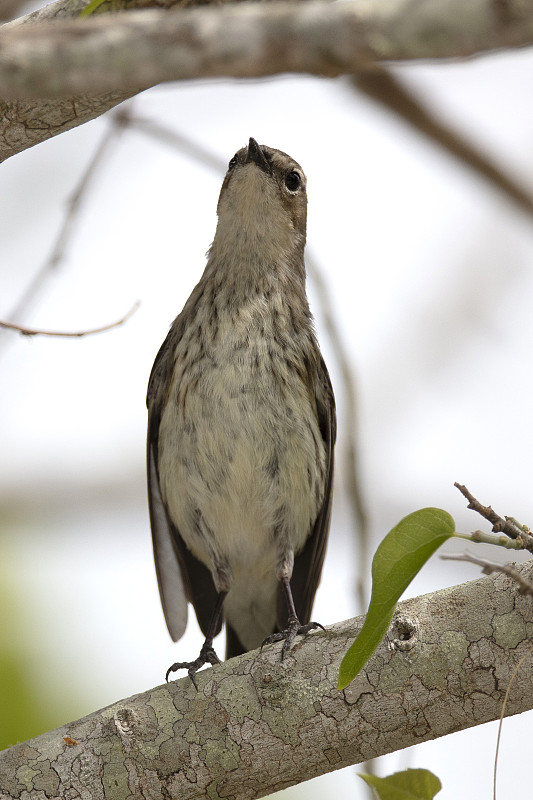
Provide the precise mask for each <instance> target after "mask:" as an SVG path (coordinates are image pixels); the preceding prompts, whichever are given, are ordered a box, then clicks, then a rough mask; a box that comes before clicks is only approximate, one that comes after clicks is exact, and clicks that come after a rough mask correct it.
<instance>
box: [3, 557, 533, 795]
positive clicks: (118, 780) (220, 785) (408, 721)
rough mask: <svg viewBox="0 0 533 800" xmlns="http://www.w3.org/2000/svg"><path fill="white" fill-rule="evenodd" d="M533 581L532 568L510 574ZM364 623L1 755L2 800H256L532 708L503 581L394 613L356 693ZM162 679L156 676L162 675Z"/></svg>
mask: <svg viewBox="0 0 533 800" xmlns="http://www.w3.org/2000/svg"><path fill="white" fill-rule="evenodd" d="M520 571H521V573H522V574H523V575H524V576H528V577H529V578H530V579H531V577H533V566H532V565H531V564H528V565H526V566H522V567H520ZM361 623H362V618H359V619H356V620H349V621H347V622H343V623H339V624H337V625H334V626H332V627H331V628H329V629H328V630H327V632H326V633H325V634H323V633H313V634H311V635H310V636H308V637H307V639H305V640H304V641H302V642H300V643H298V644H297V645H296V646H295V647H294V649H293V651H291V653H290V655H289V656H288V657H287V659H286V660H285V661H284V662H280V660H279V647H278V646H276V647H268V648H265V650H264V651H263V653H259V652H257V651H255V652H253V653H247V654H245V655H244V656H241V657H239V658H236V659H233V660H231V661H228V662H226V663H225V664H221V665H220V666H217V667H214V668H211V669H207V670H205V671H203V672H201V673H199V674H198V685H199V691H198V692H196V691H195V689H194V687H193V686H192V684H191V682H190V680H189V679H188V678H184V679H182V680H178V681H175V682H172V683H170V684H168V685H163V686H159V687H156V688H155V689H153V690H151V691H149V692H146V693H144V694H141V695H137V696H135V697H132V698H129V699H128V700H123V701H120V702H118V703H116V704H114V705H112V706H109V707H108V708H105V709H103V710H102V711H98V712H96V713H94V714H91V715H89V716H88V717H85V718H84V719H82V720H79V721H77V722H73V723H70V724H68V725H65V726H63V727H62V728H59V729H57V730H55V731H52V732H50V733H46V734H43V735H42V736H39V737H37V738H35V739H32V740H30V741H28V742H24V743H23V744H19V745H16V746H14V747H12V748H10V749H8V750H5V751H3V752H2V753H0V798H2V800H6V799H7V798H17V800H18V799H19V798H20V799H21V800H22V799H23V798H24V799H28V800H29V799H32V800H33V798H35V800H41V799H42V800H44V799H45V798H47V800H55V799H56V798H58V800H59V798H65V797H66V798H76V797H81V798H87V800H100V798H106V800H123V799H125V798H128V800H132V799H133V798H135V799H136V798H147V797H149V798H167V800H168V798H174V799H175V800H178V798H179V800H193V798H203V797H210V798H233V799H234V800H237V799H239V800H245V799H248V798H255V797H261V796H263V795H265V794H268V793H270V792H273V791H277V790H279V789H282V788H284V787H287V786H290V785H292V784H294V783H298V782H301V781H304V780H307V779H309V778H312V777H314V776H316V775H320V774H323V773H326V772H330V771H332V770H335V769H339V768H341V767H344V766H347V765H349V764H356V763H359V762H361V761H365V760H367V759H369V758H372V757H374V756H378V755H382V754H384V753H388V752H391V751H395V750H399V749H401V748H404V747H408V746H410V745H413V744H417V743H419V742H423V741H426V740H428V739H434V738H437V737H439V736H444V735H445V734H448V733H452V732H454V731H458V730H461V729H463V728H467V727H472V726H474V725H478V724H480V723H482V722H488V721H489V720H493V719H496V718H497V717H499V715H500V712H501V708H502V701H503V698H504V695H505V691H506V689H507V686H508V683H509V676H510V674H511V673H512V671H513V668H514V667H515V665H516V664H517V663H518V661H519V659H520V658H521V657H522V656H523V655H524V654H525V659H524V662H523V664H522V667H521V669H520V670H519V671H518V674H517V676H516V679H515V681H514V683H513V685H512V688H511V691H510V694H509V700H508V705H507V707H506V714H507V715H509V714H516V713H519V712H522V711H526V710H528V709H530V708H531V707H532V706H533V649H532V648H531V644H530V642H529V637H530V636H531V634H532V632H533V598H531V597H527V596H525V595H521V594H520V593H519V591H518V589H517V587H516V584H515V583H514V582H513V581H511V580H510V579H509V578H508V577H506V576H502V575H496V576H490V577H486V578H481V579H479V580H477V581H473V582H471V583H468V584H463V585H461V586H456V587H453V588H451V589H446V590H444V591H440V592H436V593H434V594H430V595H425V596H423V597H418V598H415V599H413V600H409V601H406V602H404V603H401V604H400V605H399V606H398V613H397V615H396V617H395V620H394V621H393V624H392V627H391V630H390V631H389V638H388V641H386V642H384V643H383V644H382V645H381V646H380V648H379V650H378V651H377V653H376V654H375V656H374V657H373V658H372V659H371V661H370V662H369V664H368V665H367V669H366V671H365V672H364V673H361V674H360V675H359V676H358V677H357V678H356V679H355V681H353V683H352V684H351V685H350V686H348V688H347V689H345V690H344V691H342V692H339V691H338V690H337V689H336V681H337V673H338V668H339V664H340V660H341V658H342V656H343V654H344V652H345V651H346V649H347V647H348V646H349V644H350V643H351V641H352V640H353V638H354V636H355V634H356V632H357V630H359V628H360V626H361ZM162 667H164V665H162Z"/></svg>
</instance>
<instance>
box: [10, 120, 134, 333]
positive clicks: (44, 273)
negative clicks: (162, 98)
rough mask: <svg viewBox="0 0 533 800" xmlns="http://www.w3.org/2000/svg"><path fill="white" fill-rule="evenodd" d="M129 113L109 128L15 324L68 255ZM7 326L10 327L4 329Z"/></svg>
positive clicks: (16, 313)
mask: <svg viewBox="0 0 533 800" xmlns="http://www.w3.org/2000/svg"><path fill="white" fill-rule="evenodd" d="M127 119H128V116H127V113H126V112H125V111H124V110H121V112H120V113H117V114H114V115H113V117H112V127H110V128H108V129H107V130H106V132H105V133H104V135H103V137H102V139H101V141H100V144H99V145H98V147H97V148H96V150H95V152H94V154H93V157H92V158H91V160H90V161H89V163H88V165H87V168H86V169H85V172H84V173H83V175H82V176H81V179H80V181H79V183H78V185H77V186H76V188H75V189H74V191H73V192H72V194H71V195H70V197H69V199H68V201H67V204H66V205H67V210H66V214H65V218H64V220H63V225H62V226H61V229H60V230H59V232H58V234H57V237H56V240H55V242H54V245H53V247H52V252H51V253H50V255H49V257H48V258H47V260H46V261H45V263H44V264H43V265H42V266H41V267H40V269H39V270H38V272H37V273H36V275H35V276H34V278H33V279H32V281H31V282H30V284H29V285H28V286H27V287H26V290H25V291H24V293H23V294H22V296H21V297H20V298H19V300H18V301H17V304H16V306H15V307H14V308H13V309H12V310H11V312H10V313H9V318H10V319H11V320H12V321H13V322H15V321H16V322H20V320H21V318H22V317H23V316H24V315H25V314H26V312H27V310H28V308H29V306H30V305H31V303H32V302H33V301H34V300H35V298H36V296H37V295H38V293H39V291H40V290H41V288H42V286H43V285H44V284H45V283H46V281H47V280H48V278H49V277H50V275H51V274H52V273H53V272H54V271H55V270H56V269H57V268H58V266H59V264H60V263H61V261H62V260H63V258H64V256H65V250H66V248H67V245H68V243H69V241H70V239H71V237H72V233H73V229H74V225H75V222H76V220H77V218H78V214H79V210H80V206H81V203H82V200H83V199H84V198H85V195H86V193H87V190H88V189H89V186H90V182H91V180H92V179H94V177H95V175H96V173H97V170H98V168H99V167H100V165H101V164H102V162H103V158H104V155H105V154H106V153H107V152H108V150H109V147H110V145H111V144H112V143H114V142H116V140H117V139H118V136H119V135H120V134H121V133H122V131H123V130H124V128H125V127H126V124H127ZM3 327H6V326H3Z"/></svg>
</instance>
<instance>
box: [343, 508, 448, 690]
mask: <svg viewBox="0 0 533 800" xmlns="http://www.w3.org/2000/svg"><path fill="white" fill-rule="evenodd" d="M454 531H455V523H454V521H453V519H452V517H451V516H450V515H449V514H448V513H447V512H446V511H442V509H440V508H422V509H420V511H414V512H413V513H412V514H409V515H408V516H407V517H404V518H403V519H402V520H401V522H399V523H398V524H397V525H396V527H394V528H393V529H392V530H391V531H390V532H389V533H388V534H387V535H386V536H385V538H384V539H383V541H382V542H381V544H380V545H379V547H378V549H377V550H376V554H375V555H374V560H373V562H372V597H371V598H370V606H369V608H368V613H367V615H366V619H365V622H364V625H363V627H362V628H361V631H360V632H359V635H358V637H357V639H356V640H355V642H354V643H353V644H352V646H351V647H350V649H349V650H348V652H347V653H346V655H345V656H344V658H343V659H342V662H341V666H340V670H339V683H338V686H337V688H338V689H344V688H346V686H348V684H349V683H350V682H351V681H353V679H354V678H355V676H356V675H357V673H358V672H360V670H361V669H362V668H363V667H364V665H365V664H366V662H367V661H368V659H369V658H370V656H371V655H372V654H373V653H374V651H375V649H376V648H377V646H378V645H379V643H380V642H381V640H382V639H383V637H384V636H385V634H386V632H387V628H388V627H389V625H390V622H391V620H392V616H393V614H394V609H395V608H396V603H397V602H398V599H399V597H400V595H402V594H403V592H404V591H405V589H406V588H407V587H408V586H409V584H410V583H411V581H412V580H413V578H414V577H415V575H416V574H417V573H418V572H419V571H420V569H421V568H422V567H423V566H424V564H425V563H426V561H427V560H428V558H429V557H430V556H432V555H433V553H434V552H435V550H437V548H439V547H440V545H441V544H442V543H443V542H445V541H446V539H449V538H450V536H453V534H454Z"/></svg>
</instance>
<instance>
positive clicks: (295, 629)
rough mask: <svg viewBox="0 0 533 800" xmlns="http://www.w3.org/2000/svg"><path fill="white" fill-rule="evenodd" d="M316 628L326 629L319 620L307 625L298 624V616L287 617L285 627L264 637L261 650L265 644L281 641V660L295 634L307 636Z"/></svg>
mask: <svg viewBox="0 0 533 800" xmlns="http://www.w3.org/2000/svg"><path fill="white" fill-rule="evenodd" d="M317 628H321V629H322V630H323V631H325V630H326V629H325V628H324V626H323V625H321V624H320V622H308V623H307V625H300V620H299V619H298V617H289V622H288V625H287V627H286V628H285V629H284V630H282V631H280V632H279V633H272V634H271V635H270V636H267V637H266V639H264V640H263V643H262V645H261V650H262V649H263V647H264V645H265V644H272V643H273V642H283V647H282V648H281V660H282V661H283V659H284V658H285V654H286V653H287V651H288V650H290V648H291V646H292V643H293V642H294V640H295V639H296V637H297V636H307V634H308V633H310V632H311V631H314V630H316V629H317Z"/></svg>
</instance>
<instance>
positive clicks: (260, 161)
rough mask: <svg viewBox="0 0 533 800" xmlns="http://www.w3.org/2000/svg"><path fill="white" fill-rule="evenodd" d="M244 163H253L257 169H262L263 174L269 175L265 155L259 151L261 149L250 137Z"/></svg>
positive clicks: (269, 170) (268, 165)
mask: <svg viewBox="0 0 533 800" xmlns="http://www.w3.org/2000/svg"><path fill="white" fill-rule="evenodd" d="M244 163H245V164H250V163H253V164H255V165H256V166H258V167H259V169H262V170H263V172H266V173H267V174H268V175H270V172H271V169H270V164H269V163H268V161H267V160H266V158H265V154H264V153H263V151H262V150H261V147H260V146H259V145H258V144H257V142H256V141H255V139H252V137H250V141H249V142H248V152H247V154H246V161H245V162H244Z"/></svg>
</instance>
